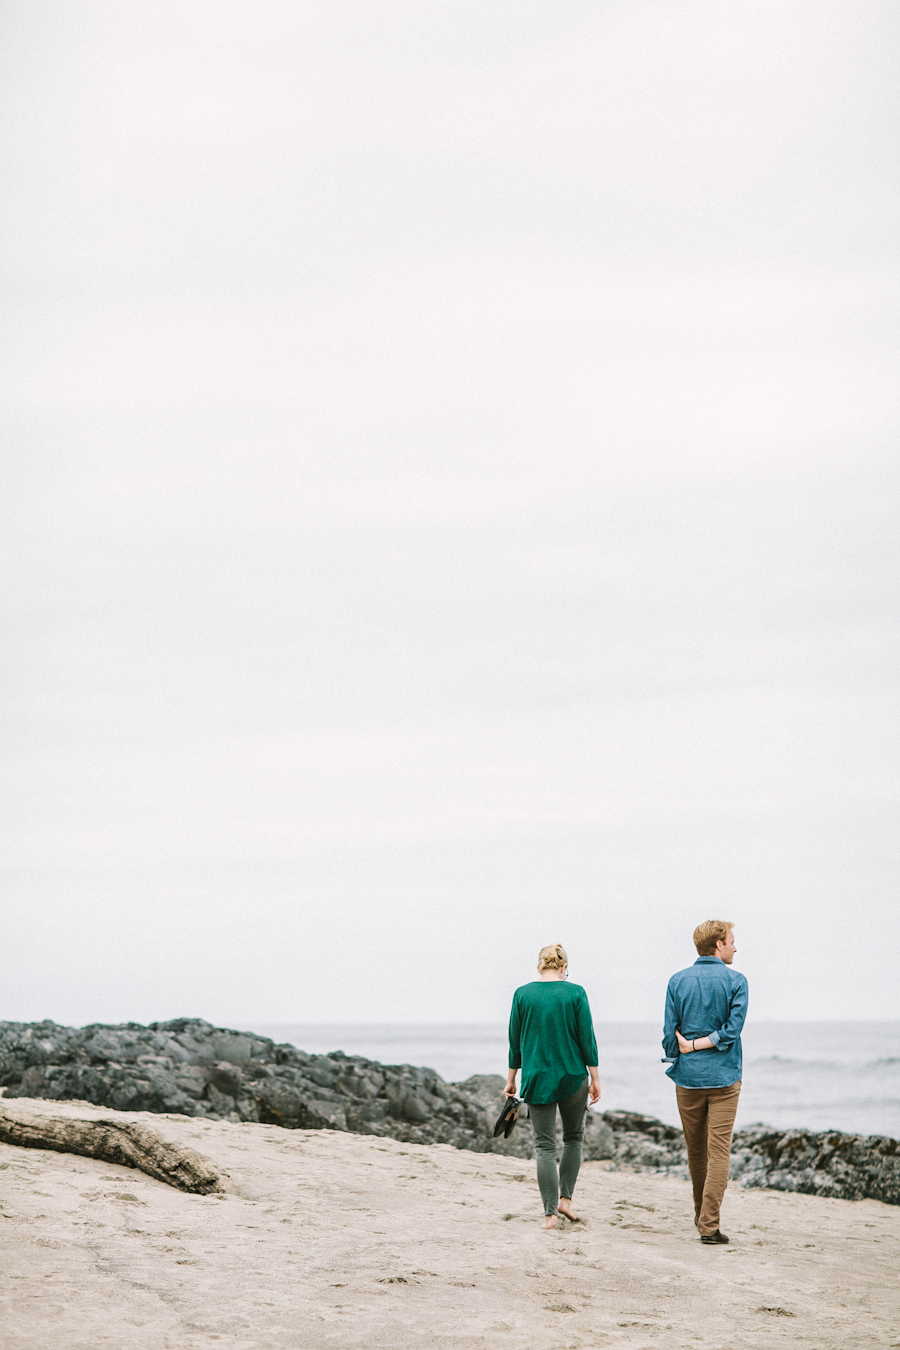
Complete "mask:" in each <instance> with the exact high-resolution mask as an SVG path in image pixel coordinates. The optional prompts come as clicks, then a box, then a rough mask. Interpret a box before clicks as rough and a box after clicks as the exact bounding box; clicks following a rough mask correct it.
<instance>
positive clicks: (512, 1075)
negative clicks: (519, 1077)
mask: <svg viewBox="0 0 900 1350" xmlns="http://www.w3.org/2000/svg"><path fill="white" fill-rule="evenodd" d="M517 1073H518V1070H517V1069H510V1071H509V1073H508V1074H507V1076H506V1087H505V1088H504V1089H503V1095H504V1097H514V1096H515V1095H516V1074H517Z"/></svg>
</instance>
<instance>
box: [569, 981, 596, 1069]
mask: <svg viewBox="0 0 900 1350" xmlns="http://www.w3.org/2000/svg"><path fill="white" fill-rule="evenodd" d="M575 1019H576V1020H575V1027H576V1032H577V1035H578V1049H579V1051H580V1052H581V1054H582V1055H583V1056H584V1062H585V1065H586V1066H587V1067H591V1068H593V1067H594V1066H595V1065H596V1064H597V1063H599V1056H598V1054H597V1041H596V1039H595V1037H594V1020H593V1018H592V1017H591V1006H590V1004H589V1003H588V996H587V994H585V993H584V991H582V994H581V998H580V999H579V1000H578V1009H577V1012H576V1014H575Z"/></svg>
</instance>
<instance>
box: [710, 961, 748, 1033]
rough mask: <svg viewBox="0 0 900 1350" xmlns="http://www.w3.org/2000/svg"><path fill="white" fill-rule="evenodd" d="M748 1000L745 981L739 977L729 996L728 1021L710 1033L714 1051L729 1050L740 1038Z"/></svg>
mask: <svg viewBox="0 0 900 1350" xmlns="http://www.w3.org/2000/svg"><path fill="white" fill-rule="evenodd" d="M748 998H749V989H748V987H747V981H746V980H745V979H744V977H743V976H741V979H740V981H739V983H738V984H737V986H736V988H735V990H734V993H733V994H732V995H731V1004H730V1006H729V1009H728V1020H727V1021H726V1022H725V1024H724V1026H721V1027H716V1028H715V1029H714V1030H713V1031H710V1032H709V1033H708V1034H709V1039H710V1040H711V1041H712V1043H713V1045H714V1047H715V1048H716V1050H719V1051H722V1050H730V1049H731V1047H732V1046H733V1045H734V1043H735V1041H736V1040H737V1038H738V1036H740V1034H741V1031H742V1030H743V1026H744V1019H745V1018H746V1016H747V1002H748Z"/></svg>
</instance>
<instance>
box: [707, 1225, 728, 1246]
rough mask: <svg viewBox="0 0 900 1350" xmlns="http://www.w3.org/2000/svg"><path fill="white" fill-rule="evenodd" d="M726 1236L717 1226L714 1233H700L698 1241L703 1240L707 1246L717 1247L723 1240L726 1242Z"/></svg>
mask: <svg viewBox="0 0 900 1350" xmlns="http://www.w3.org/2000/svg"><path fill="white" fill-rule="evenodd" d="M728 1240H729V1239H728V1238H727V1237H726V1236H725V1234H724V1233H722V1232H720V1231H719V1229H718V1228H717V1229H716V1231H715V1232H714V1233H701V1234H700V1241H701V1242H705V1243H706V1244H707V1246H711V1247H712V1246H714V1247H718V1246H719V1245H720V1244H721V1243H723V1242H728Z"/></svg>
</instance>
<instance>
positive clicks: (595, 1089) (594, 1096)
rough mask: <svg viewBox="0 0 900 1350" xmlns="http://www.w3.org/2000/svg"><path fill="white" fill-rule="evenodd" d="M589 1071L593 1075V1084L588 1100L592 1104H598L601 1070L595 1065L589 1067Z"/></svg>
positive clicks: (589, 1090)
mask: <svg viewBox="0 0 900 1350" xmlns="http://www.w3.org/2000/svg"><path fill="white" fill-rule="evenodd" d="M588 1073H589V1074H590V1075H591V1085H590V1087H589V1088H588V1101H589V1102H590V1104H591V1106H596V1104H597V1102H599V1100H600V1071H599V1069H598V1067H597V1066H596V1065H595V1066H594V1067H593V1068H588Z"/></svg>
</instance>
